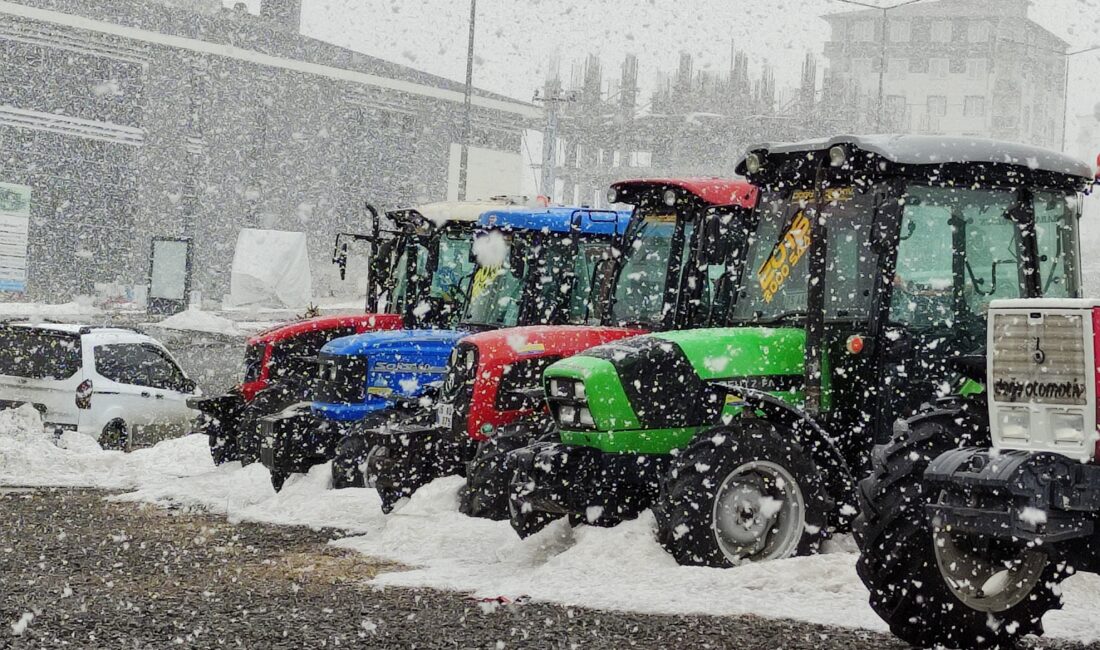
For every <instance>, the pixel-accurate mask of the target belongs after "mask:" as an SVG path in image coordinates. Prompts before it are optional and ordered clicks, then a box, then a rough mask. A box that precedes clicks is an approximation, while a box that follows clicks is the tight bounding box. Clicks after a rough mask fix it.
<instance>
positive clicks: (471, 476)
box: [458, 436, 532, 521]
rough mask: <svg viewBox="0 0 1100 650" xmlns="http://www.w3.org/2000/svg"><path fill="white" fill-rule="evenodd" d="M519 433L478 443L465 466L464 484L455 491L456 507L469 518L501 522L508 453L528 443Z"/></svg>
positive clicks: (508, 479)
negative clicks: (471, 459)
mask: <svg viewBox="0 0 1100 650" xmlns="http://www.w3.org/2000/svg"><path fill="white" fill-rule="evenodd" d="M531 442H532V441H531V439H530V438H528V437H523V436H507V437H497V438H492V439H489V440H486V441H485V442H483V443H481V445H479V446H478V449H477V454H476V455H475V456H474V459H473V461H471V462H470V463H469V464H468V465H467V467H466V485H464V486H463V487H462V490H461V491H460V492H459V505H458V509H459V511H461V512H462V513H463V514H465V515H467V516H469V517H480V518H482V519H492V520H494V521H504V520H505V519H508V518H509V517H510V516H511V515H510V514H509V511H508V490H509V486H510V485H511V481H512V474H513V472H514V471H515V470H514V468H513V467H512V466H511V465H510V464H509V463H508V454H510V453H511V452H513V451H515V450H517V449H521V448H523V447H525V446H527V445H529V444H530V443H531Z"/></svg>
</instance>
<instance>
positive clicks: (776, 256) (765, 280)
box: [756, 210, 811, 303]
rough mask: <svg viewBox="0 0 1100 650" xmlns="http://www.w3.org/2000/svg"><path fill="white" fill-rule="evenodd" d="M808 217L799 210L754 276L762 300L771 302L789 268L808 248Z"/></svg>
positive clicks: (788, 274) (789, 271)
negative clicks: (762, 296)
mask: <svg viewBox="0 0 1100 650" xmlns="http://www.w3.org/2000/svg"><path fill="white" fill-rule="evenodd" d="M810 237H811V235H810V219H809V218H808V217H807V216H806V214H805V213H804V212H802V211H801V210H799V212H798V214H796V215H795V216H794V220H793V221H792V222H791V227H790V228H788V229H787V234H785V235H783V238H782V239H780V240H779V243H777V244H776V245H775V248H774V249H772V254H771V257H769V258H768V261H767V262H764V266H762V267H760V270H759V271H757V273H756V277H757V280H759V282H760V288H761V289H763V292H764V302H769V303H770V302H771V301H772V299H773V298H775V294H776V292H778V291H779V289H780V288H781V287H782V286H783V284H784V283H786V282H787V279H788V278H790V276H791V269H793V268H794V267H795V265H797V264H798V261H799V260H801V259H802V256H803V255H805V254H806V251H807V250H809V248H810Z"/></svg>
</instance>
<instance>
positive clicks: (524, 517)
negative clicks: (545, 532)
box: [508, 468, 563, 539]
mask: <svg viewBox="0 0 1100 650" xmlns="http://www.w3.org/2000/svg"><path fill="white" fill-rule="evenodd" d="M533 489H534V478H533V477H531V476H530V474H528V472H527V471H525V470H524V469H522V468H517V469H516V471H515V472H514V473H513V474H512V480H511V482H510V483H509V486H508V519H509V521H510V522H511V524H512V529H513V530H515V531H516V533H518V534H519V536H520V537H521V538H523V539H527V538H528V537H530V536H532V535H534V534H535V533H537V532H539V531H541V530H542V529H543V528H546V527H547V526H549V525H550V524H552V523H553V522H555V521H557V520H558V519H561V518H562V516H563V515H560V514H557V513H552V512H545V511H542V510H537V509H535V508H534V507H533V506H532V504H531V503H529V502H528V501H527V500H526V498H525V497H526V496H527V495H529V494H531V492H532V491H533Z"/></svg>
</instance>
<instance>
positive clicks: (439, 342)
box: [263, 205, 625, 482]
mask: <svg viewBox="0 0 1100 650" xmlns="http://www.w3.org/2000/svg"><path fill="white" fill-rule="evenodd" d="M581 213H587V217H586V218H585V219H582V218H581V216H580V214H581ZM582 222H583V223H585V224H589V227H587V228H583V229H582V228H581V227H580V226H581V224H582ZM620 222H623V223H620ZM624 226H625V217H623V216H621V215H618V214H616V213H608V212H601V211H584V210H581V211H578V210H576V209H573V208H540V209H536V210H531V209H528V208H521V207H502V206H499V205H497V206H494V207H493V208H491V209H489V210H486V211H485V212H483V213H482V214H481V215H479V217H478V220H477V223H476V227H475V229H474V230H475V231H476V232H475V233H474V235H473V237H472V238H471V241H470V245H469V246H468V247H464V248H462V249H459V248H458V247H457V246H456V247H455V248H454V249H453V250H451V251H450V252H449V254H450V257H451V259H454V260H456V263H457V262H458V261H459V260H460V261H461V263H460V264H457V266H458V267H459V268H461V270H462V273H461V274H457V273H456V274H455V276H454V277H453V278H451V279H449V280H447V281H442V280H440V281H438V282H437V281H435V279H438V278H440V277H441V274H440V272H439V267H436V270H435V271H434V273H433V282H431V283H430V292H435V291H437V290H439V291H441V294H440V295H443V294H447V295H452V296H453V300H450V301H448V304H449V305H451V306H452V308H453V313H454V314H455V317H454V319H453V322H454V323H455V324H454V327H455V329H434V330H429V329H419V330H418V329H409V330H403V331H399V332H398V331H395V332H386V333H376V334H370V333H368V334H365V335H362V336H353V337H346V338H342V339H336V340H334V341H331V342H330V343H328V344H327V345H326V346H325V347H324V348H322V349H321V352H320V354H319V356H318V362H319V366H320V372H319V378H318V380H317V381H316V383H315V385H314V391H313V402H312V404H311V406H310V410H311V411H312V414H311V415H309V416H306V415H305V414H303V413H301V412H296V413H293V414H291V413H287V414H284V416H285V417H281V418H270V420H271V422H268V423H267V424H266V425H265V426H267V427H268V428H269V429H270V430H271V433H269V434H268V435H267V436H266V441H265V445H266V449H267V451H266V452H265V454H264V456H263V460H264V463H265V465H267V466H268V467H269V468H270V469H272V473H273V474H272V475H273V477H275V480H276V481H277V482H278V480H279V477H285V476H286V475H287V474H288V473H291V472H296V471H302V470H304V469H306V468H308V467H310V466H312V465H315V464H317V463H320V462H324V461H326V460H328V459H330V458H332V456H333V454H334V451H335V447H336V445H337V443H338V442H339V441H340V440H341V439H342V438H343V437H344V436H345V435H346V434H347V433H348V432H349V431H351V429H352V427H353V426H354V427H355V428H357V429H359V428H370V427H374V426H378V425H381V424H383V423H385V422H387V421H389V420H391V419H393V418H395V417H397V416H399V415H402V416H404V415H408V414H409V413H411V412H415V411H416V409H417V407H418V404H419V400H420V399H421V398H422V397H425V396H426V395H429V394H430V393H431V392H433V391H434V388H432V385H433V384H435V383H438V382H440V381H441V380H442V379H443V375H444V373H445V372H446V364H447V360H448V358H449V357H450V354H451V350H452V349H453V348H454V346H455V343H456V342H457V341H458V339H460V338H462V337H463V336H465V335H466V334H468V333H469V332H471V331H486V330H490V329H496V328H500V327H511V326H516V325H527V324H534V323H543V322H549V323H560V322H571V321H572V319H574V318H581V319H588V318H596V317H598V315H595V314H594V312H592V310H591V308H590V305H589V302H588V291H589V290H590V288H589V287H588V282H581V283H578V287H579V289H578V291H574V290H573V289H574V287H573V284H572V283H571V282H570V278H571V277H572V276H573V275H574V273H575V272H576V271H575V270H574V258H575V257H577V256H580V257H581V258H582V259H583V260H585V261H586V263H590V264H595V263H596V261H597V260H599V259H600V258H602V257H605V256H607V257H609V256H610V255H611V249H612V247H613V246H614V244H615V242H617V241H618V239H620V238H621V236H622V229H623V228H624ZM441 250H442V249H441ZM439 258H440V259H444V258H445V256H444V255H443V253H442V252H441V253H440V254H439ZM428 260H429V261H431V258H430V257H428ZM551 278H557V279H560V281H559V282H552V281H550V279H551ZM408 286H413V282H412V281H411V277H410V282H409V284H408ZM420 286H429V284H428V283H421V284H420ZM395 287H396V288H399V287H400V285H399V284H395ZM395 293H396V295H398V296H400V295H401V294H400V291H395ZM434 296H435V294H434V293H429V294H428V298H427V300H425V301H422V302H421V303H420V304H419V305H416V306H415V307H413V312H414V314H415V313H417V312H420V311H423V310H426V309H431V305H432V300H433V299H434ZM578 314H579V316H578ZM299 411H301V409H299ZM276 420H281V421H278V422H277V421H276Z"/></svg>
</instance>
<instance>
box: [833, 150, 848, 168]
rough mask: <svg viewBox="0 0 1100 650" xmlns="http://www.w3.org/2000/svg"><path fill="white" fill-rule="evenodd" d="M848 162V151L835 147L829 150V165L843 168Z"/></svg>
mask: <svg viewBox="0 0 1100 650" xmlns="http://www.w3.org/2000/svg"><path fill="white" fill-rule="evenodd" d="M846 162H848V150H847V149H845V148H844V147H842V146H840V145H837V146H835V147H833V148H832V149H829V164H830V165H832V166H833V167H843V166H844V163H846Z"/></svg>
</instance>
